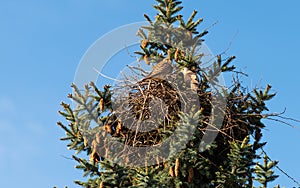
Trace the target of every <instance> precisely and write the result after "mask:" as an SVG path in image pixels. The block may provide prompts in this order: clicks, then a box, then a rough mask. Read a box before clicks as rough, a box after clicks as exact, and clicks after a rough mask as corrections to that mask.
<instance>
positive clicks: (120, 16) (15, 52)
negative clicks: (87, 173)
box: [0, 0, 300, 188]
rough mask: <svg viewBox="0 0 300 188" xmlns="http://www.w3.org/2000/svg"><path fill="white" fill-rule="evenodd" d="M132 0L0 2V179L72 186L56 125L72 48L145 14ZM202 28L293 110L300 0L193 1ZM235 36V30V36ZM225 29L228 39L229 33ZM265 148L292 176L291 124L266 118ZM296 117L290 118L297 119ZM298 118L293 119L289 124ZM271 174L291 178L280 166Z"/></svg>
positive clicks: (296, 171)
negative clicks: (279, 170)
mask: <svg viewBox="0 0 300 188" xmlns="http://www.w3.org/2000/svg"><path fill="white" fill-rule="evenodd" d="M153 3H154V1H150V0H147V1H141V0H110V1H99V0H97V1H96V0H89V1H82V0H66V1H61V0H60V1H58V0H52V1H38V0H27V1H21V0H10V1H0V88H1V92H0V177H1V181H0V187H26V188H40V187H45V188H46V187H53V186H54V185H56V186H58V187H64V186H66V185H68V186H69V187H75V185H74V184H73V180H74V179H79V178H81V175H82V174H81V171H79V170H76V169H74V165H75V164H76V163H75V162H74V161H72V160H68V159H65V158H64V157H63V156H66V157H69V156H70V155H71V154H72V152H70V151H67V150H66V146H65V144H66V143H64V142H61V141H59V138H60V137H62V136H64V132H63V131H62V130H61V129H60V128H59V127H58V126H56V122H57V121H58V120H62V118H61V117H60V116H59V115H58V113H57V111H58V110H60V109H61V108H60V106H59V104H60V102H61V101H67V102H69V101H68V99H67V98H66V96H67V94H68V93H70V92H71V88H70V84H71V83H72V81H73V79H74V74H75V71H76V67H77V66H78V63H79V62H80V59H81V57H82V56H83V54H84V53H85V51H86V50H87V49H88V48H89V46H90V45H92V43H93V42H94V41H96V40H97V39H98V38H99V37H101V36H102V35H103V34H105V33H107V32H109V31H111V30H112V29H114V28H116V27H119V26H122V25H124V24H129V23H134V22H137V21H144V19H143V14H144V13H148V14H149V15H152V16H153V15H154V11H153V9H152V8H151V4H153ZM183 5H184V6H185V9H184V11H183V12H182V13H183V14H184V15H186V17H187V16H189V15H190V13H191V12H192V10H193V9H197V10H198V11H199V17H203V18H204V24H203V25H202V27H200V28H199V29H204V28H207V27H209V26H211V25H212V24H213V23H215V22H218V24H216V25H215V26H214V27H212V28H211V29H210V30H209V31H210V34H209V35H207V37H206V44H207V45H208V46H209V47H210V49H211V50H212V51H213V53H215V54H217V53H220V52H223V51H224V50H225V49H226V48H227V47H228V45H229V43H230V42H231V41H232V45H231V47H230V49H229V51H228V54H229V55H236V56H237V60H235V62H234V63H235V65H236V66H237V67H238V70H243V71H245V72H246V73H248V74H249V78H248V79H247V80H246V81H245V82H244V84H246V85H247V86H249V88H251V87H256V86H257V87H264V86H265V85H266V84H267V83H270V84H271V85H272V86H273V88H272V89H273V91H274V92H277V93H278V94H277V96H276V97H275V98H274V99H273V100H272V101H270V102H269V103H268V104H269V107H270V109H271V111H274V112H282V111H283V110H284V109H285V108H286V109H287V110H286V114H285V115H286V116H289V117H293V118H296V119H300V114H299V106H298V105H299V104H300V102H299V99H298V95H299V91H300V88H299V87H298V86H299V83H300V76H299V72H298V71H299V70H300V62H299V50H300V37H299V33H300V21H299V18H300V11H299V7H300V2H299V1H296V0H293V1H291V0H287V1H259V0H252V1H233V0H229V1H220V0H218V1H217V0H209V1H208V0H206V1H192V0H185V1H184V4H183ZM234 36H235V37H234ZM233 38H234V40H233ZM265 123H266V124H267V130H266V131H265V135H264V136H265V140H266V141H268V145H267V147H266V150H267V151H268V153H269V155H270V157H271V158H273V159H276V160H279V161H280V163H279V166H280V167H281V168H282V169H284V170H285V171H286V172H287V173H288V174H289V175H291V176H292V177H294V178H296V179H298V181H300V168H299V167H300V161H299V155H300V149H299V144H300V142H299V141H300V129H299V128H298V129H294V128H291V127H288V126H285V125H282V124H279V123H276V122H272V121H265ZM296 125H297V124H296ZM297 126H298V127H299V126H300V125H299V124H298V125H297ZM278 174H279V175H280V176H281V177H280V178H279V179H278V180H277V181H276V182H277V183H280V184H282V185H284V186H286V187H292V186H296V184H294V183H293V182H292V181H291V180H289V179H288V178H286V177H285V175H283V174H282V173H279V172H278Z"/></svg>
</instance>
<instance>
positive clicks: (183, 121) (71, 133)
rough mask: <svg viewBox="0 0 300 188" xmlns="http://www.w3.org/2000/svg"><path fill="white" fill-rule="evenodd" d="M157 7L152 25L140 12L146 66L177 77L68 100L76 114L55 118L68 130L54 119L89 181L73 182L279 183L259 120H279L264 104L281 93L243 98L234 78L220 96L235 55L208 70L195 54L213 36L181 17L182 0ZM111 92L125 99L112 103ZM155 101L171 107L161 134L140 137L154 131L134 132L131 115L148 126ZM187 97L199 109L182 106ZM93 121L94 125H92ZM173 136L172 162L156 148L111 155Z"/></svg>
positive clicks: (92, 89) (92, 87)
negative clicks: (209, 137)
mask: <svg viewBox="0 0 300 188" xmlns="http://www.w3.org/2000/svg"><path fill="white" fill-rule="evenodd" d="M153 7H154V8H155V9H156V11H157V15H156V16H155V18H153V19H152V18H150V16H148V15H146V14H145V15H144V17H145V19H146V20H147V21H148V22H149V25H147V26H144V27H142V28H141V29H140V30H139V31H138V35H139V36H140V37H141V44H140V51H138V52H136V54H137V55H138V56H139V60H140V61H141V62H143V63H146V64H147V65H154V66H155V65H156V64H157V63H158V62H161V61H166V63H169V64H171V66H172V67H173V69H174V70H173V72H172V74H169V75H166V78H167V79H165V80H164V79H161V78H157V77H145V79H140V80H138V81H137V82H136V83H135V84H131V83H127V84H126V87H127V88H129V90H130V92H129V94H128V95H120V94H119V95H118V94H117V93H118V92H117V89H116V88H114V87H113V86H110V85H105V86H103V87H102V89H99V87H98V86H96V84H95V83H93V82H91V83H90V84H88V85H86V87H85V91H81V90H79V89H78V88H77V87H76V85H74V84H73V85H72V88H73V90H74V92H73V94H69V96H68V97H69V98H70V99H71V100H72V101H73V102H75V103H76V107H74V108H72V107H71V106H70V105H69V104H66V103H62V104H61V105H62V107H63V110H62V111H59V113H60V114H61V115H62V116H64V117H65V118H66V122H67V123H68V125H65V123H62V122H58V125H59V126H60V127H61V128H63V129H64V131H65V132H66V136H65V137H64V138H62V139H61V140H64V141H68V145H67V146H68V149H71V150H74V151H76V153H75V154H74V155H73V159H74V160H75V161H77V163H78V165H77V166H76V168H78V169H81V170H82V171H83V172H84V174H83V175H84V177H86V181H85V182H83V181H75V183H76V184H78V185H81V186H82V187H86V188H94V187H95V188H96V187H97V188H98V187H99V188H102V187H178V188H179V187H203V188H206V187H207V188H208V187H225V188H227V187H232V188H235V187H236V188H240V187H249V188H250V187H251V188H252V187H255V185H259V187H264V188H265V187H268V185H269V182H271V181H274V180H275V179H276V178H277V176H276V175H275V174H274V172H273V169H274V167H275V166H276V165H277V163H278V162H277V161H270V160H269V159H268V157H267V156H266V155H265V154H264V152H261V151H262V150H261V149H262V148H263V147H264V145H265V144H266V142H262V141H261V138H262V136H263V135H262V129H263V128H264V127H265V125H264V123H263V122H262V120H263V119H264V118H267V117H269V116H272V115H274V114H271V113H267V111H268V108H267V106H266V101H268V100H270V99H272V98H273V97H274V96H275V94H273V93H270V89H271V86H270V85H267V86H266V88H265V89H264V90H258V89H254V90H253V91H251V92H247V90H246V89H245V87H244V86H242V84H241V83H240V82H239V80H238V79H236V80H233V84H232V86H231V87H229V88H222V89H221V90H216V89H215V88H214V87H216V85H217V83H218V81H219V80H218V76H219V75H220V74H223V73H224V74H230V73H233V74H237V73H236V72H235V66H234V65H232V61H233V60H234V59H235V56H231V57H224V55H222V54H220V55H217V56H216V57H215V58H214V59H213V60H214V62H213V63H212V67H211V68H210V69H206V68H204V62H202V60H203V54H201V53H198V51H197V49H199V47H201V46H202V45H203V41H204V39H203V38H204V36H205V35H206V34H207V33H208V31H206V30H204V31H201V32H199V31H198V26H199V25H200V24H201V22H202V21H203V19H202V18H200V19H195V18H196V16H197V11H196V10H195V11H194V12H192V14H191V16H190V17H189V18H188V19H184V17H183V16H182V15H181V14H180V11H181V9H182V8H183V7H182V6H181V1H178V0H156V5H154V6H153ZM237 75H238V74H237ZM174 80H175V83H171V84H170V82H171V81H174ZM123 86H124V87H125V85H123ZM181 91H185V92H181ZM190 93H194V94H190ZM113 95H116V96H118V97H120V98H118V99H117V100H116V99H115V98H114V97H113ZM195 96H196V97H195ZM157 98H159V99H160V100H161V102H162V103H163V104H164V105H166V107H165V109H167V110H166V115H165V116H164V117H161V118H160V119H158V120H157V121H155V123H154V124H153V127H155V129H151V130H149V131H139V130H143V129H145V130H148V129H147V128H148V127H145V126H150V124H146V125H142V124H136V125H135V124H134V123H136V122H137V121H134V122H132V121H131V122H130V121H126V120H125V119H126V118H124V117H127V116H129V115H132V114H133V116H134V117H135V118H136V119H138V120H141V121H144V120H147V119H149V117H150V116H151V109H150V106H151V105H150V103H151V101H155V100H154V99H157ZM220 98H223V99H224V100H225V106H224V108H221V107H220V106H219V105H222V104H219V103H221V102H219V101H218V100H217V102H216V101H214V100H215V99H220ZM180 99H181V100H180ZM183 100H184V101H188V102H190V103H189V104H195V103H197V101H199V104H198V105H190V106H185V105H184V104H183V103H182V101H183ZM154 106H155V105H154ZM122 109H126V110H123V111H122ZM212 111H214V115H215V116H216V117H215V118H219V119H221V120H222V122H221V125H222V126H221V127H219V128H218V127H216V126H215V125H214V123H218V122H217V121H211V118H212V114H213V113H212ZM216 112H218V113H216ZM217 116H222V117H217ZM122 117H123V119H122ZM92 121H93V122H96V123H97V126H92ZM128 124H130V126H133V127H135V129H132V128H130V126H129V125H128ZM151 125H152V124H151ZM193 125H195V126H193ZM139 126H140V127H139ZM143 126H144V127H143ZM182 127H183V128H182ZM208 128H210V129H208ZM207 130H211V131H217V132H218V133H219V134H218V135H217V137H216V138H215V139H214V140H213V142H207V143H205V142H203V137H204V136H205V134H207V132H205V131H207ZM175 131H177V132H176V135H175V136H174V137H173V139H172V140H171V141H170V142H167V143H168V145H166V146H165V147H163V148H162V149H164V152H165V151H167V152H165V153H167V154H168V156H163V157H161V156H160V155H159V154H157V150H154V149H153V150H151V149H149V150H147V152H145V151H143V150H137V151H141V152H140V153H134V155H131V153H130V149H125V147H124V150H122V152H119V153H114V152H113V151H121V150H120V148H119V147H120V145H116V144H115V143H116V142H118V143H122V144H123V146H130V147H131V148H132V147H137V148H151V147H152V148H153V147H155V146H158V145H162V143H164V142H165V141H166V140H167V139H168V138H169V137H170V136H171V135H173V134H174V132H175ZM191 132H192V134H191ZM187 137H189V138H187ZM187 139H188V142H186V143H185V140H187ZM114 141H116V142H114ZM130 147H129V148H130ZM178 148H180V149H178ZM142 151H143V152H142ZM141 164H142V165H141Z"/></svg>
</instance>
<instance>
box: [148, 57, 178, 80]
mask: <svg viewBox="0 0 300 188" xmlns="http://www.w3.org/2000/svg"><path fill="white" fill-rule="evenodd" d="M172 72H173V67H172V65H171V61H170V60H169V59H163V60H162V61H160V62H159V63H157V64H156V65H154V66H153V67H152V71H151V72H150V74H149V75H147V76H146V77H145V78H144V79H143V80H145V79H149V78H158V79H161V80H164V79H165V77H166V75H168V74H170V73H172Z"/></svg>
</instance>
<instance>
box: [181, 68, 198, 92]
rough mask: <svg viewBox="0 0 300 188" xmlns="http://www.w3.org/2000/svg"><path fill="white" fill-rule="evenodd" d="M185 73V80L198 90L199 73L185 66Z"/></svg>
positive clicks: (183, 70)
mask: <svg viewBox="0 0 300 188" xmlns="http://www.w3.org/2000/svg"><path fill="white" fill-rule="evenodd" d="M182 74H183V80H184V82H185V84H186V86H188V87H189V88H190V89H192V90H195V91H197V89H198V85H199V81H198V78H197V74H196V73H195V72H193V71H191V70H189V69H188V68H187V67H184V68H183V69H182Z"/></svg>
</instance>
